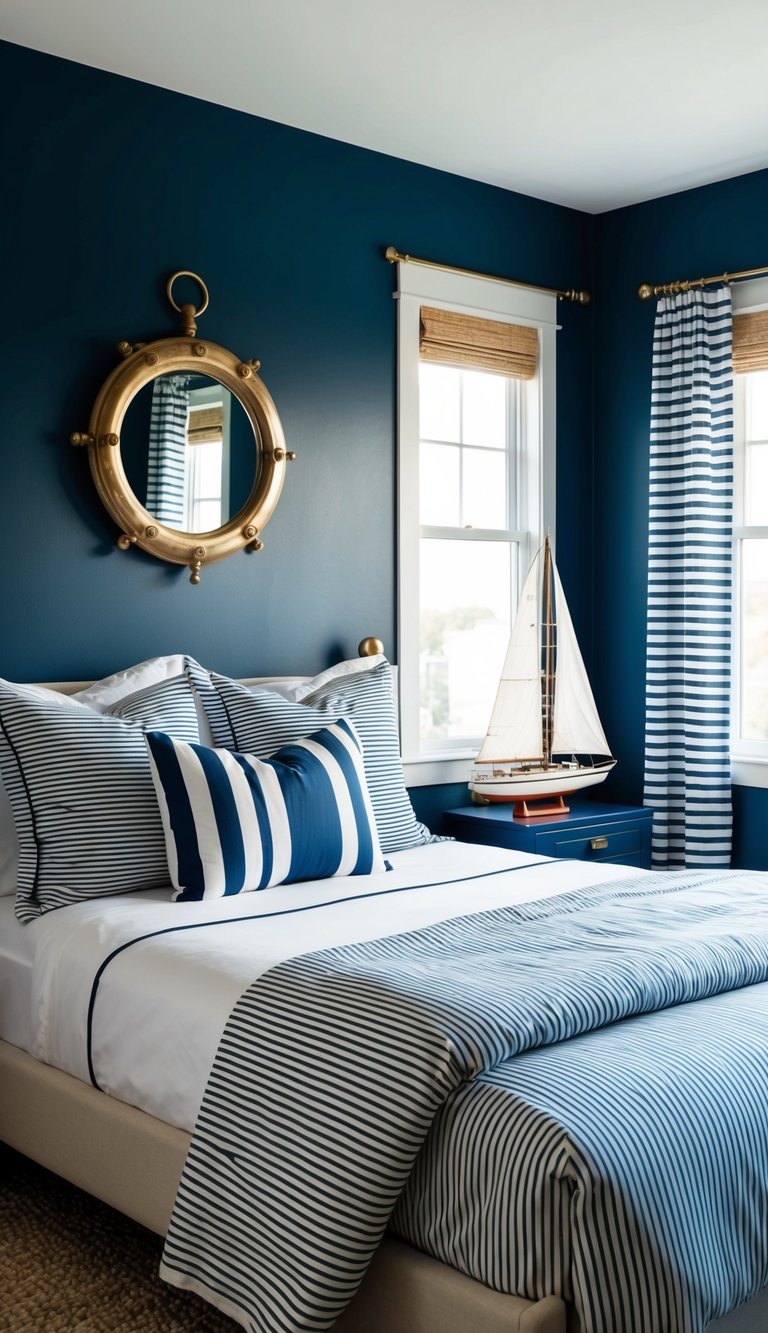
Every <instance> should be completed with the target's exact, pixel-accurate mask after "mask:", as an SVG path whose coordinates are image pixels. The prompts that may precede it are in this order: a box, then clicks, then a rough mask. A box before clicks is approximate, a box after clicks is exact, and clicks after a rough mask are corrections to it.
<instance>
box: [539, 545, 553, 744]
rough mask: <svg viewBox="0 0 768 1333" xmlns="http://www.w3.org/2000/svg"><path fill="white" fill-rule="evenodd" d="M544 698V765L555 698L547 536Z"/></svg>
mask: <svg viewBox="0 0 768 1333" xmlns="http://www.w3.org/2000/svg"><path fill="white" fill-rule="evenodd" d="M543 583H544V608H543V609H544V696H543V704H542V741H543V749H544V764H545V766H546V767H547V768H549V765H550V764H551V763H552V731H553V724H554V696H555V641H554V628H555V627H554V623H553V620H552V611H553V608H552V551H551V549H550V545H549V534H547V536H546V537H545V539H544V579H543Z"/></svg>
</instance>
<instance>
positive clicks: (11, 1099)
mask: <svg viewBox="0 0 768 1333" xmlns="http://www.w3.org/2000/svg"><path fill="white" fill-rule="evenodd" d="M189 1139H190V1136H189V1134H186V1133H185V1132H184V1131H183V1130H180V1129H173V1128H172V1127H171V1126H170V1125H166V1124H165V1123H164V1122H163V1121H162V1120H157V1119H156V1118H155V1117H154V1116H151V1115H146V1114H145V1112H144V1111H137V1110H136V1108H135V1107H133V1106H126V1105H125V1103H123V1102H118V1101H115V1100H114V1098H112V1097H107V1096H105V1094H104V1093H102V1092H98V1091H97V1090H96V1088H92V1087H91V1086H90V1085H89V1084H86V1083H82V1082H81V1081H80V1080H79V1079H76V1078H72V1077H71V1075H69V1074H64V1073H62V1072H61V1070H59V1069H53V1068H51V1066H50V1065H43V1064H40V1062H39V1061H37V1060H34V1059H33V1058H32V1056H31V1055H27V1053H26V1051H21V1050H19V1049H18V1047H16V1046H10V1045H9V1044H8V1042H4V1041H0V1140H2V1141H4V1142H5V1143H7V1144H8V1145H9V1146H10V1147H12V1148H16V1149H17V1150H18V1151H19V1152H22V1153H24V1154H26V1156H27V1157H31V1158H32V1159H33V1160H34V1161H36V1162H39V1163H40V1164H41V1166H45V1167H47V1168H48V1169H49V1170H50V1171H55V1172H56V1174H57V1175H60V1176H64V1177H65V1179H66V1180H71V1181H72V1183H73V1184H75V1185H78V1186H79V1187H80V1188H81V1189H84V1190H86V1191H87V1192H88V1193H89V1194H93V1195H95V1197H96V1198H98V1199H102V1200H103V1201H104V1202H105V1203H108V1204H111V1206H112V1207H113V1208H117V1209H118V1210H119V1211H120V1212H121V1213H125V1214H126V1215H127V1216H128V1217H132V1218H133V1219H134V1220H135V1221H137V1222H141V1223H142V1225H143V1226H145V1227H148V1228H149V1229H150V1230H151V1231H155V1232H156V1233H157V1234H158V1235H160V1236H164V1235H165V1232H166V1230H167V1227H168V1220H169V1218H170V1215H171V1208H172V1206H173V1200H174V1196H175V1194H176V1186H177V1184H178V1181H179V1177H180V1175H181V1169H182V1166H183V1164H184V1159H185V1157H186V1153H187V1148H188V1146H189ZM766 1329H768V1290H766V1291H764V1292H763V1293H762V1294H761V1295H760V1296H757V1297H755V1299H754V1300H752V1301H750V1302H749V1303H748V1304H747V1305H744V1306H741V1307H740V1309H738V1310H734V1311H733V1312H732V1313H731V1314H729V1315H727V1316H726V1317H725V1318H724V1319H718V1320H717V1321H716V1322H715V1323H714V1324H710V1333H766ZM334 1330H335V1333H565V1330H566V1307H565V1305H564V1304H563V1302H562V1301H561V1300H560V1299H559V1298H558V1297H556V1296H547V1297H545V1299H544V1300H541V1301H526V1300H522V1299H521V1298H520V1297H519V1296H507V1295H504V1294H503V1293H502V1292H497V1291H491V1290H490V1289H489V1288H488V1287H484V1286H483V1285H482V1284H481V1283H479V1282H475V1281H473V1279H472V1278H468V1277H465V1276H464V1274H463V1273H458V1272H456V1270H455V1269H453V1268H448V1267H447V1265H445V1264H442V1263H439V1262H438V1261H437V1260H436V1259H431V1258H429V1256H428V1255H425V1254H421V1253H420V1252H419V1251H418V1250H414V1249H412V1248H411V1246H409V1245H403V1244H402V1243H401V1242H399V1241H396V1240H390V1239H389V1238H387V1239H385V1240H384V1241H383V1243H382V1244H381V1246H380V1247H379V1250H378V1252H377V1254H376V1257H375V1259H374V1261H373V1263H372V1265H371V1267H370V1269H369V1271H368V1274H367V1276H366V1278H365V1280H364V1282H363V1285H362V1286H361V1288H360V1290H359V1292H358V1294H357V1296H356V1297H355V1299H354V1301H353V1302H352V1304H351V1305H350V1306H349V1308H348V1310H347V1311H346V1313H345V1314H344V1315H343V1316H342V1317H341V1319H340V1320H338V1321H337V1323H336V1324H335V1325H334ZM616 1333H623V1330H621V1329H617V1330H616ZM644 1333H666V1330H662V1329H648V1330H646V1331H644Z"/></svg>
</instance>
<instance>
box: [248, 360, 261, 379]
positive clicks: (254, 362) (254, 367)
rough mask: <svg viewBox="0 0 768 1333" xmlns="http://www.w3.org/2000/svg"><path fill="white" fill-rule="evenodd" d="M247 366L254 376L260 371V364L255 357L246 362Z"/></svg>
mask: <svg viewBox="0 0 768 1333" xmlns="http://www.w3.org/2000/svg"><path fill="white" fill-rule="evenodd" d="M248 365H249V366H250V367H251V370H252V371H253V373H254V375H255V374H256V371H257V370H261V362H260V361H257V360H256V357H255V356H252V357H251V359H250V361H249V362H248Z"/></svg>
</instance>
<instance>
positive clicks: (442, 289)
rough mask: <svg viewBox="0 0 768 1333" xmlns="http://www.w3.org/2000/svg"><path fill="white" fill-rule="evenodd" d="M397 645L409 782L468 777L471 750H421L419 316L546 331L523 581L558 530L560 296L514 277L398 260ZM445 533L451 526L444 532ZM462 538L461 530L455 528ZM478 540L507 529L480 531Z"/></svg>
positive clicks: (535, 391) (529, 435)
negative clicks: (439, 312)
mask: <svg viewBox="0 0 768 1333" xmlns="http://www.w3.org/2000/svg"><path fill="white" fill-rule="evenodd" d="M397 268H398V290H397V292H396V293H395V299H396V300H397V302H398V321H397V327H398V493H399V494H398V525H399V534H398V535H399V541H398V549H399V575H398V643H399V673H398V674H399V685H400V738H401V748H402V754H403V767H404V770H405V780H406V784H407V785H408V786H409V787H414V786H424V785H427V784H438V783H444V782H466V781H468V779H469V772H470V768H471V764H472V760H473V759H474V757H475V756H474V753H473V752H472V751H469V750H466V749H464V750H457V749H455V748H454V749H450V748H446V750H445V751H444V752H442V753H437V754H436V753H435V752H434V750H432V751H431V752H430V753H429V754H424V753H422V752H420V748H419V742H420V737H419V579H418V577H415V572H416V571H418V568H419V539H420V536H421V524H420V521H419V314H420V309H421V306H422V305H425V304H426V305H430V306H435V307H437V308H439V309H444V310H458V311H460V312H461V313H462V314H465V315H473V316H476V317H477V318H480V319H495V320H502V321H504V322H506V323H509V324H524V325H528V326H529V327H532V328H536V329H538V330H539V361H538V368H537V372H536V375H535V377H534V378H533V379H531V380H524V381H522V384H523V395H522V396H523V400H524V401H523V416H524V422H525V424H524V438H523V447H522V448H521V450H520V453H519V458H520V464H521V465H520V469H519V471H520V474H521V475H519V476H518V478H517V483H518V485H519V487H520V495H521V512H520V520H521V531H520V532H519V533H516V534H515V535H516V536H518V537H520V538H521V539H522V540H521V543H520V548H519V556H520V558H519V560H518V571H517V573H518V586H517V587H516V588H512V590H511V591H512V606H511V608H510V612H511V614H514V611H515V608H516V606H517V600H518V597H519V594H520V591H521V588H522V582H523V580H524V579H525V576H526V573H527V571H528V565H529V563H530V560H531V559H532V558H533V555H534V553H535V549H532V548H535V544H536V543H538V542H539V541H541V540H543V536H544V534H545V533H546V532H547V531H549V532H550V533H551V534H553V538H554V532H555V401H556V382H555V365H556V359H555V358H556V346H555V342H556V333H557V328H558V325H557V319H556V315H557V298H556V297H555V296H549V295H547V294H546V293H544V292H537V291H529V290H528V289H526V288H524V287H515V286H511V285H509V284H507V283H500V282H493V281H489V280H487V279H484V278H478V277H470V276H467V275H465V274H457V273H446V272H445V271H443V270H440V269H426V268H421V267H419V266H417V265H414V264H402V263H401V264H398V266H397ZM441 532H444V530H441ZM454 535H456V536H459V537H460V535H461V534H460V532H457V533H455V534H454V533H453V532H452V533H451V536H454ZM474 535H475V537H476V538H479V537H482V536H484V535H485V536H487V537H490V538H498V535H499V534H498V533H496V532H488V533H483V532H480V531H475V534H474Z"/></svg>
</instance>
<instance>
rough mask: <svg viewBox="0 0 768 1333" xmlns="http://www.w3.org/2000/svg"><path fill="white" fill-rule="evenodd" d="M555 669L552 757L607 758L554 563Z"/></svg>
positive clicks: (598, 720) (602, 733)
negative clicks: (604, 756) (582, 756)
mask: <svg viewBox="0 0 768 1333" xmlns="http://www.w3.org/2000/svg"><path fill="white" fill-rule="evenodd" d="M552 572H553V574H554V578H555V618H556V620H557V666H556V683H555V709H554V731H553V736H552V753H553V754H591V755H609V754H610V753H611V751H610V748H609V746H608V742H607V740H606V739H605V733H604V732H603V728H602V726H601V724H600V718H599V717H598V716H597V709H596V708H595V701H594V699H593V697H592V690H591V689H590V686H589V681H588V679H587V673H586V671H585V669H584V662H583V661H582V657H581V653H580V652H579V645H578V644H577V642H576V635H575V633H574V630H573V621H572V620H571V614H570V612H569V610H568V607H567V605H566V601H565V594H564V593H563V585H562V583H561V582H560V575H559V574H558V572H557V569H556V568H555V565H554V563H553V565H552Z"/></svg>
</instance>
